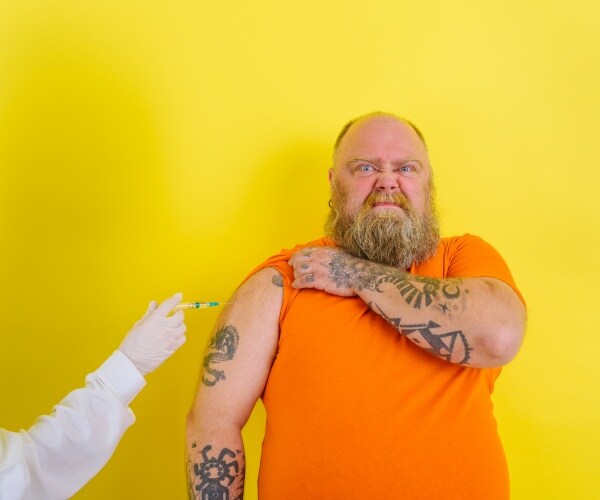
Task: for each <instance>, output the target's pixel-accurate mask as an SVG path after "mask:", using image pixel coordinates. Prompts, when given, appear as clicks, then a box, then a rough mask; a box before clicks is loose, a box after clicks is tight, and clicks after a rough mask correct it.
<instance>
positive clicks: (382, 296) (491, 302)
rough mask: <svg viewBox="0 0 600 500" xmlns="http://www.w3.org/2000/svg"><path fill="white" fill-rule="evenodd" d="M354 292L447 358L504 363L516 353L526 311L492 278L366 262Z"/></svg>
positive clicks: (405, 332) (417, 341) (416, 340)
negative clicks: (421, 272) (430, 273)
mask: <svg viewBox="0 0 600 500" xmlns="http://www.w3.org/2000/svg"><path fill="white" fill-rule="evenodd" d="M363 262H364V264H363V263H361V264H363V265H362V266H361V273H360V277H357V278H358V279H356V280H355V281H354V283H353V289H354V292H355V293H356V294H357V295H358V296H359V297H361V298H362V299H363V300H364V301H365V302H366V303H367V304H368V305H369V307H370V308H371V309H372V310H373V311H374V312H376V313H377V314H379V315H380V316H381V317H382V318H383V319H385V320H386V321H387V322H389V323H390V324H391V325H392V326H394V328H396V329H397V330H398V331H399V332H400V333H401V334H402V335H404V336H406V337H407V338H408V339H409V340H411V341H412V342H413V343H414V344H415V345H417V346H418V347H420V348H422V349H424V350H425V351H427V352H429V353H430V354H432V355H434V356H437V357H439V358H441V359H444V360H445V361H448V362H451V363H456V364H463V365H469V366H476V367H490V366H500V365H503V364H505V363H507V362H508V361H510V360H511V359H512V358H513V357H514V355H515V354H516V352H517V350H518V348H519V346H520V343H521V339H522V334H523V329H524V323H525V314H524V308H523V306H522V304H521V303H520V301H519V300H518V298H517V297H516V294H515V293H514V292H513V291H512V289H510V287H508V285H506V284H504V283H502V282H500V281H498V280H495V279H491V278H464V279H456V278H448V279H445V278H429V277H422V276H415V275H411V274H409V273H406V272H402V271H400V270H397V269H393V268H389V267H386V266H381V265H378V264H374V263H372V262H368V261H363Z"/></svg>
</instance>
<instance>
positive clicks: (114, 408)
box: [0, 293, 186, 500]
mask: <svg viewBox="0 0 600 500" xmlns="http://www.w3.org/2000/svg"><path fill="white" fill-rule="evenodd" d="M180 301H181V294H179V293H178V294H176V295H174V296H173V297H171V298H169V299H167V300H165V301H164V302H163V303H162V304H160V305H159V306H158V307H156V303H155V302H154V301H152V302H150V305H149V307H148V310H147V311H146V314H145V315H144V316H143V317H142V318H141V319H140V320H139V321H138V322H137V323H136V324H135V325H134V326H133V328H132V329H131V330H130V331H129V333H128V334H127V336H126V337H125V339H124V340H123V342H122V343H121V345H120V346H119V349H118V350H116V351H115V352H114V353H113V354H112V355H111V356H110V357H109V358H108V359H107V360H106V361H105V362H104V363H103V364H102V366H100V368H98V370H96V371H95V372H94V373H91V374H90V375H88V376H87V378H86V386H85V387H83V388H81V389H77V390H75V391H73V392H71V393H70V394H68V395H67V396H66V397H65V398H64V399H63V400H62V401H61V402H60V403H59V404H58V405H57V406H56V407H55V408H54V411H53V412H52V414H51V415H49V416H44V417H40V418H39V419H38V420H37V422H36V423H35V424H34V425H33V426H32V427H31V428H30V429H28V430H27V431H21V432H19V433H16V432H8V431H5V430H4V429H0V499H1V500H4V499H6V500H19V499H43V500H51V499H65V498H69V497H71V496H72V495H74V494H75V493H76V492H77V491H79V489H81V488H82V487H83V486H84V485H85V484H86V483H87V482H88V481H89V480H90V479H91V478H92V477H93V476H94V475H96V473H97V472H98V471H99V470H100V469H101V468H102V467H103V466H104V465H105V464H106V462H108V460H109V458H110V457H111V456H112V454H113V452H114V450H115V448H116V446H117V444H118V443H119V440H120V439H121V436H123V433H124V432H125V431H126V430H127V428H128V427H129V426H130V425H131V424H133V422H134V420H135V417H134V416H133V412H132V411H131V410H130V409H129V408H128V405H129V403H131V401H132V400H133V399H134V398H135V396H136V395H137V394H138V393H139V392H140V390H141V389H142V388H143V387H144V385H145V383H146V382H145V380H144V377H145V376H146V375H147V374H148V373H150V372H152V371H154V370H156V368H158V367H159V366H160V365H161V364H162V363H163V362H164V361H165V360H166V359H167V358H168V357H169V356H171V354H173V353H174V352H175V351H176V350H177V349H178V348H179V347H180V346H181V345H183V343H184V342H185V329H186V328H185V324H184V323H183V312H181V311H178V312H176V313H175V314H173V315H172V316H168V314H169V313H170V312H171V311H172V310H173V308H174V307H175V306H176V305H177V304H178V303H179V302H180Z"/></svg>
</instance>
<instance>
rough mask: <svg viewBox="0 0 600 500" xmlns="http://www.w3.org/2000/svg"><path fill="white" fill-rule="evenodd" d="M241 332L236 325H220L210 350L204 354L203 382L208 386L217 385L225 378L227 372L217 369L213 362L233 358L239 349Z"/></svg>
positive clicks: (209, 347)
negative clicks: (239, 332) (212, 364)
mask: <svg viewBox="0 0 600 500" xmlns="http://www.w3.org/2000/svg"><path fill="white" fill-rule="evenodd" d="M239 338H240V336H239V334H238V331H237V329H236V328H235V326H233V325H223V326H220V327H219V328H218V329H217V331H216V332H215V334H214V335H213V337H212V339H211V340H210V344H209V346H208V352H207V353H206V356H204V361H203V363H202V364H203V366H204V371H203V374H202V383H203V384H204V385H207V386H213V385H215V384H216V383H217V382H218V381H219V380H225V372H224V371H223V370H217V369H216V368H213V367H212V366H211V363H221V362H223V361H229V360H232V359H233V357H234V356H235V352H236V351H237V346H238V342H239Z"/></svg>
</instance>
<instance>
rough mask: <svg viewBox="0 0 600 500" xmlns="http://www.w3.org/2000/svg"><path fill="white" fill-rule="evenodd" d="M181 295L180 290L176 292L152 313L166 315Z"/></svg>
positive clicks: (179, 299)
mask: <svg viewBox="0 0 600 500" xmlns="http://www.w3.org/2000/svg"><path fill="white" fill-rule="evenodd" d="M182 297H183V295H182V294H181V292H177V293H176V294H175V295H173V296H172V297H169V298H168V299H166V300H164V301H163V302H162V303H161V304H160V305H159V306H158V307H157V308H156V311H154V313H155V314H156V315H158V316H166V315H167V314H168V313H169V312H171V311H172V310H173V308H174V307H175V306H176V305H177V304H179V303H180V302H181V299H182Z"/></svg>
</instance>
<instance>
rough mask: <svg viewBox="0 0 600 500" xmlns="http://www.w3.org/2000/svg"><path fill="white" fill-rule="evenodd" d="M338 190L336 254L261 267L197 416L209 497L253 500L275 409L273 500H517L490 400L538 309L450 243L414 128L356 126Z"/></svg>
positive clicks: (265, 473) (219, 339)
mask: <svg viewBox="0 0 600 500" xmlns="http://www.w3.org/2000/svg"><path fill="white" fill-rule="evenodd" d="M329 180H330V183H331V191H332V198H331V213H330V215H329V218H328V221H327V224H326V232H327V235H328V237H327V238H324V239H320V240H317V241H314V242H311V243H309V244H306V245H300V246H298V247H296V248H295V249H294V250H290V251H282V253H281V254H280V255H276V256H274V257H272V258H270V259H268V260H267V261H266V262H265V263H263V264H262V265H261V266H259V267H258V268H257V269H256V270H255V271H254V272H253V273H252V274H251V276H250V277H249V278H248V279H247V280H246V281H245V282H244V283H243V284H242V285H241V286H240V288H239V289H238V290H237V291H236V293H235V295H234V298H233V299H232V302H234V305H232V306H230V307H229V308H228V309H226V310H224V312H223V315H222V316H221V318H220V320H219V322H218V324H217V325H216V329H215V333H214V336H213V337H212V340H211V342H210V345H209V348H208V352H207V355H206V357H205V358H204V370H203V375H202V381H201V382H202V383H201V384H200V385H199V390H198V394H197V397H196V401H195V403H194V406H193V408H192V410H191V411H190V414H189V416H188V436H187V439H188V445H187V446H188V454H189V461H188V468H189V477H190V484H189V489H190V493H191V495H192V497H194V498H202V499H204V498H230V499H233V498H241V495H242V492H243V472H244V457H243V445H242V440H241V437H240V430H241V428H242V427H243V425H244V423H245V422H246V420H247V418H248V416H249V414H250V411H251V410H252V407H253V405H254V403H255V402H256V400H257V399H258V398H259V397H261V398H262V400H263V403H264V405H265V409H266V413H267V425H266V433H265V438H264V443H263V451H262V457H261V468H260V478H259V496H260V498H261V499H262V500H271V499H275V500H278V499H286V500H288V499H309V498H310V499H320V498H323V499H324V498H328V499H329V498H331V499H349V498H352V499H363V498H364V499H366V498H369V499H370V498H376V499H397V498H399V499H411V500H414V499H433V498H435V499H465V498H477V499H505V498H508V496H509V486H508V471H507V467H506V461H505V458H504V453H503V450H502V446H501V444H500V440H499V437H498V434H497V431H496V423H495V420H494V417H493V413H492V403H491V401H490V394H491V392H492V390H493V385H494V381H495V379H496V378H497V376H498V374H499V372H500V367H501V366H502V365H504V364H506V363H508V362H509V361H510V360H511V359H512V358H513V357H514V356H515V355H516V353H517V351H518V349H519V346H520V344H521V340H522V337H523V332H524V326H525V309H524V306H523V302H522V298H521V297H520V294H519V292H518V290H517V289H516V287H515V284H514V282H513V279H512V277H511V275H510V272H509V270H508V268H507V266H506V264H505V263H504V261H503V260H502V258H501V257H500V255H499V254H498V253H497V252H496V251H495V250H494V249H493V248H492V247H490V246H489V245H488V244H487V243H485V242H483V241H482V240H481V239H480V238H477V237H474V236H470V235H464V236H461V237H453V238H443V239H440V238H439V235H438V225H437V220H436V217H435V210H434V207H433V183H432V170H431V165H430V162H429V157H428V153H427V148H426V145H425V142H424V140H423V137H422V135H421V134H420V132H419V131H418V130H417V129H416V127H414V126H413V125H412V124H410V123H409V122H407V121H405V120H402V119H400V118H398V117H396V116H394V115H390V114H386V113H372V114H369V115H365V116H362V117H360V118H358V119H356V120H353V121H351V122H350V123H349V124H348V125H347V126H346V127H344V129H343V130H342V133H341V134H340V137H339V138H338V141H337V142H336V146H335V151H334V162H333V168H332V169H331V170H330V171H329ZM210 494H213V495H215V496H210Z"/></svg>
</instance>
